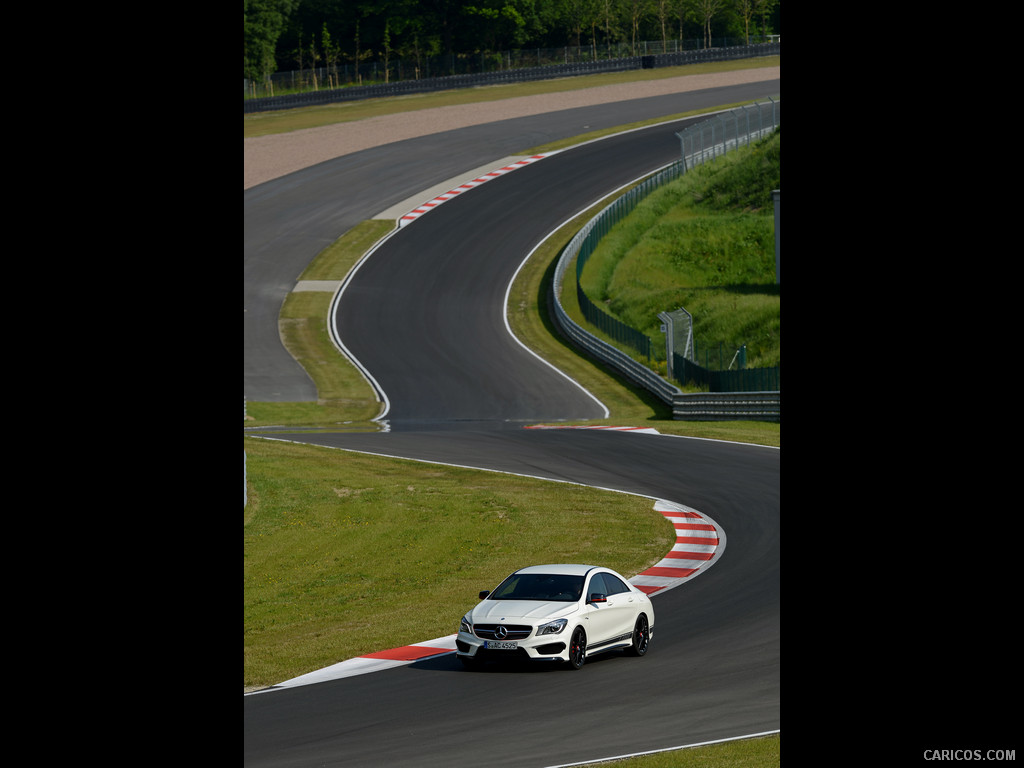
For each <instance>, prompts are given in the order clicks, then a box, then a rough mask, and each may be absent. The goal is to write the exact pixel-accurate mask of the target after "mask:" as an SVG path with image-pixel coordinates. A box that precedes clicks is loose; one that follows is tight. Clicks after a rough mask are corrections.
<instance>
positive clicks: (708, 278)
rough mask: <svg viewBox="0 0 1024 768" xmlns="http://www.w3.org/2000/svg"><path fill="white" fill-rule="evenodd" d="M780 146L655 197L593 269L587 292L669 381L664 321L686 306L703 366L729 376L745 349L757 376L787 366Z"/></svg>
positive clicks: (606, 241)
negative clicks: (777, 203)
mask: <svg viewBox="0 0 1024 768" xmlns="http://www.w3.org/2000/svg"><path fill="white" fill-rule="evenodd" d="M780 137H781V132H780V131H776V132H775V133H774V134H772V135H771V136H769V137H767V138H765V139H763V140H762V141H760V142H758V143H756V144H754V145H751V146H747V147H741V148H739V149H736V150H734V151H733V152H731V153H729V154H728V155H726V156H724V157H720V158H717V159H716V160H715V161H714V162H713V163H708V164H705V165H702V166H699V167H697V168H696V169H693V170H691V171H689V172H688V173H687V174H685V175H684V176H683V177H681V178H679V179H677V180H676V181H674V182H672V183H670V184H666V185H665V186H663V187H661V188H659V189H657V190H656V191H654V192H652V193H651V194H650V195H648V196H647V197H646V198H645V199H644V200H643V201H641V202H640V203H639V204H638V205H637V207H636V208H635V209H634V210H633V211H632V212H631V213H630V214H629V216H627V217H626V218H625V219H623V220H622V221H621V222H619V224H618V225H616V226H615V227H614V228H613V229H612V230H611V231H610V232H609V233H608V234H607V235H606V236H605V237H603V238H602V239H601V242H600V244H599V245H598V246H597V248H596V249H595V251H594V253H593V254H592V255H591V257H590V259H589V260H588V261H587V265H586V267H585V268H584V270H583V274H582V276H581V278H580V282H581V285H582V287H583V290H584V292H585V293H586V294H587V296H588V297H590V299H591V301H593V302H594V303H595V304H598V305H602V306H603V309H604V311H606V312H608V313H609V314H611V315H612V316H614V317H616V318H618V319H619V320H621V321H622V322H624V323H626V324H627V325H629V326H630V327H632V328H636V329H638V330H640V331H642V332H643V333H644V334H646V335H647V337H648V338H650V339H651V340H652V342H654V343H653V347H654V351H655V354H656V361H657V363H658V364H659V367H660V373H662V374H663V375H664V373H665V365H664V363H665V347H664V341H663V339H664V335H663V334H662V333H661V331H660V324H661V321H660V320H659V319H658V313H659V312H662V311H666V310H673V309H676V308H677V307H685V308H686V309H687V310H688V311H689V312H690V313H691V314H692V315H693V319H694V329H693V333H694V338H695V340H696V342H697V350H698V356H697V362H698V363H700V364H702V365H705V367H710V368H715V367H727V366H728V364H729V362H730V360H731V358H732V355H733V353H734V352H735V351H736V350H738V349H739V348H740V347H741V346H743V345H745V346H746V354H747V367H748V368H771V367H776V366H778V365H779V364H780V361H781V346H780V345H781V336H780V322H781V318H780V293H779V285H778V283H777V282H776V276H775V226H774V208H773V203H772V190H773V189H778V188H779V185H780V169H781V162H780V148H781V138H780ZM573 298H574V297H573ZM566 299H568V297H563V300H566ZM591 330H592V332H593V331H594V329H591ZM598 335H600V334H599V332H598ZM719 349H721V350H723V351H724V352H725V355H724V358H723V359H721V360H719V359H718V354H719ZM626 351H630V350H628V349H627V350H626ZM702 351H703V352H704V354H703V355H702ZM711 353H714V354H713V356H712V359H711V361H710V362H711V363H712V364H710V365H709V364H708V362H709V360H708V357H705V355H709V356H711ZM642 362H645V363H646V362H648V361H647V360H646V359H644V360H642Z"/></svg>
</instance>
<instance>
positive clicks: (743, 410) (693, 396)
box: [672, 392, 782, 421]
mask: <svg viewBox="0 0 1024 768" xmlns="http://www.w3.org/2000/svg"><path fill="white" fill-rule="evenodd" d="M672 418H673V419H676V420H679V421H781V420H782V393H781V392H692V393H687V394H685V395H683V396H682V397H677V398H675V399H674V400H673V402H672Z"/></svg>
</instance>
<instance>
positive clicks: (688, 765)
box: [600, 734, 781, 768]
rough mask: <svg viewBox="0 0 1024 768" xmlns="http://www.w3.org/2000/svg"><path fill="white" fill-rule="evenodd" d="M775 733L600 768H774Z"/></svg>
mask: <svg viewBox="0 0 1024 768" xmlns="http://www.w3.org/2000/svg"><path fill="white" fill-rule="evenodd" d="M780 753H781V737H780V735H779V734H773V735H771V736H762V737H759V738H755V739H740V740H738V741H729V742H724V743H722V744H709V745H707V746H703V747H693V748H690V749H680V750H674V751H671V752H660V753H657V754H654V755H644V756H641V757H631V758H626V759H623V760H610V761H608V762H603V763H601V764H600V766H601V768H721V767H722V766H728V767H729V768H774V767H775V766H778V765H779V761H780Z"/></svg>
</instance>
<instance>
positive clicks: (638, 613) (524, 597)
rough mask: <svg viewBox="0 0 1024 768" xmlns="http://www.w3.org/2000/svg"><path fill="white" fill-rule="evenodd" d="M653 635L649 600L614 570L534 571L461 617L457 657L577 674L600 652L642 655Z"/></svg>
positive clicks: (516, 576)
mask: <svg viewBox="0 0 1024 768" xmlns="http://www.w3.org/2000/svg"><path fill="white" fill-rule="evenodd" d="M653 636H654V606H653V605H652V603H651V600H650V598H649V597H648V596H647V595H646V594H644V593H643V592H641V591H640V590H639V589H637V588H636V587H634V586H632V585H631V584H630V583H629V582H628V581H626V580H625V579H624V578H623V577H622V576H621V575H619V574H618V573H616V572H615V571H613V570H611V569H609V568H602V567H600V566H593V565H534V566H530V567H529V568H522V569H520V570H518V571H516V572H515V573H513V574H511V575H510V576H509V577H508V578H506V579H505V580H504V581H503V582H501V584H499V585H498V586H497V587H495V588H494V590H492V591H488V592H481V593H480V602H479V603H478V604H477V606H476V607H475V608H473V610H471V611H470V612H469V613H467V614H466V615H465V616H463V618H462V623H461V626H460V627H459V634H458V636H457V638H456V641H455V645H456V654H457V655H458V657H459V659H460V660H461V661H462V663H463V664H464V665H466V666H467V667H471V668H472V667H475V666H477V665H479V664H481V663H482V662H484V661H486V660H502V659H506V660H510V659H524V660H525V659H530V660H536V661H556V662H565V663H566V664H568V665H569V666H570V667H571V668H572V669H579V668H580V667H582V666H583V663H584V661H585V660H586V659H587V658H588V657H590V656H594V655H595V654H598V653H604V652H605V651H612V650H619V649H624V650H625V651H626V652H627V653H630V654H632V655H634V656H643V655H644V654H645V653H647V650H648V648H649V647H650V643H651V638H652V637H653Z"/></svg>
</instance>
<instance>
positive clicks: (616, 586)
mask: <svg viewBox="0 0 1024 768" xmlns="http://www.w3.org/2000/svg"><path fill="white" fill-rule="evenodd" d="M603 575H604V583H605V586H607V587H608V591H607V592H606V593H605V594H608V595H617V594H619V593H620V592H629V586H628V585H627V584H625V583H624V582H623V581H622V579H619V578H616V577H615V576H612V575H611V574H610V573H605V574H603Z"/></svg>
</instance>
